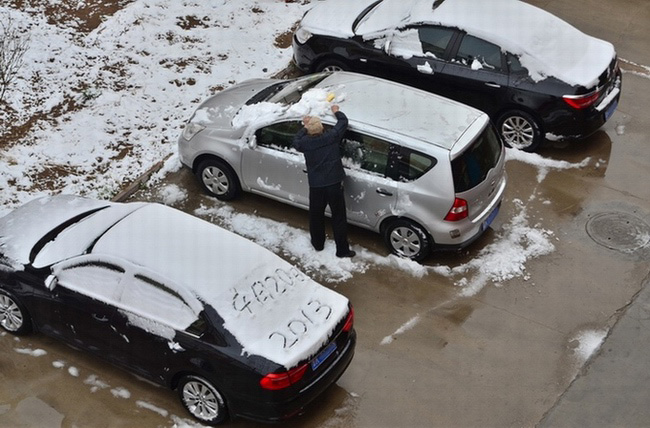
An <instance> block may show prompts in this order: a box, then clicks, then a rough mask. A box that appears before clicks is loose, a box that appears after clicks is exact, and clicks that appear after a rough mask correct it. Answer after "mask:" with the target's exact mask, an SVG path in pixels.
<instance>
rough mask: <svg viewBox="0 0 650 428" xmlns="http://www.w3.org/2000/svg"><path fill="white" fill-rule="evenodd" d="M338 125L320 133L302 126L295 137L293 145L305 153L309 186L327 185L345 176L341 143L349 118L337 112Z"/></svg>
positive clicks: (341, 179)
mask: <svg viewBox="0 0 650 428" xmlns="http://www.w3.org/2000/svg"><path fill="white" fill-rule="evenodd" d="M335 115H336V119H337V121H336V125H334V127H333V128H330V129H329V130H327V131H325V132H323V133H322V134H320V135H309V134H308V133H307V130H306V129H305V128H302V129H301V130H300V131H298V133H297V134H296V136H295V137H294V139H293V147H295V148H296V150H298V151H299V152H302V153H304V155H305V163H306V164H307V179H308V181H309V187H326V186H331V185H333V184H337V183H340V182H342V181H343V179H344V178H345V171H343V163H342V162H341V151H340V149H339V143H340V142H341V139H342V138H343V134H344V133H345V130H346V129H347V127H348V118H347V117H346V116H345V114H343V113H342V112H340V111H337V112H336V113H335Z"/></svg>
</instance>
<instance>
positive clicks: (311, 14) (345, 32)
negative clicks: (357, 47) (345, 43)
mask: <svg viewBox="0 0 650 428" xmlns="http://www.w3.org/2000/svg"><path fill="white" fill-rule="evenodd" d="M375 1H376V0H355V1H350V0H330V1H324V2H319V3H317V4H316V6H314V7H313V8H311V9H310V10H309V11H308V12H307V13H306V14H305V16H304V17H303V18H302V21H301V22H300V26H301V27H302V28H303V29H305V30H307V31H309V32H310V33H312V34H322V35H327V36H334V37H341V38H350V37H352V36H354V32H353V28H352V26H353V25H354V22H355V20H356V19H357V17H358V16H359V14H361V12H363V11H364V9H366V8H367V7H369V6H370V5H372V4H373V3H375Z"/></svg>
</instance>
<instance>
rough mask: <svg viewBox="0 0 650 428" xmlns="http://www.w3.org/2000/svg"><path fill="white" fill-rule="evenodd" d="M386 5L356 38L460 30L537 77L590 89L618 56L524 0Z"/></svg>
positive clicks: (391, 0)
mask: <svg viewBox="0 0 650 428" xmlns="http://www.w3.org/2000/svg"><path fill="white" fill-rule="evenodd" d="M433 3H434V0H383V1H382V2H381V3H380V4H379V5H378V6H377V7H376V8H375V9H373V10H372V11H371V12H370V13H369V14H368V15H366V17H365V19H363V20H362V21H361V22H360V24H359V25H358V27H357V29H356V32H357V34H358V35H362V36H363V37H364V38H375V37H378V36H380V35H381V34H382V33H386V32H391V31H392V30H393V29H394V28H402V27H404V26H406V25H410V24H416V23H429V24H437V25H444V26H448V27H456V28H459V29H461V30H465V31H467V32H468V33H470V34H472V35H474V36H476V37H480V38H483V39H485V40H488V41H490V42H492V43H495V44H497V45H499V46H500V47H501V48H502V49H505V50H506V51H508V52H511V53H513V54H516V55H519V56H520V59H521V63H522V65H523V66H524V67H526V68H527V69H528V70H529V72H530V75H531V77H532V78H533V79H534V80H536V81H539V80H542V79H544V78H545V77H547V76H553V77H556V78H558V79H560V80H562V81H564V82H566V83H568V84H570V85H581V86H584V87H587V88H590V87H592V86H594V85H595V84H596V83H597V82H598V77H599V75H600V73H602V72H603V71H604V70H605V69H606V68H607V66H608V65H609V63H610V62H611V61H612V59H613V58H614V56H615V50H614V47H613V46H612V44H611V43H609V42H606V41H604V40H600V39H597V38H595V37H591V36H589V35H586V34H584V33H583V32H581V31H579V30H578V29H576V28H575V27H573V26H572V25H570V24H569V23H567V22H565V21H563V20H561V19H560V18H558V17H556V16H555V15H552V14H550V13H548V12H546V11H544V10H542V9H540V8H537V7H535V6H532V5H530V4H527V3H524V2H522V1H519V0H490V1H485V0H445V1H444V2H443V3H441V4H440V5H439V6H438V7H437V8H435V9H434V8H433Z"/></svg>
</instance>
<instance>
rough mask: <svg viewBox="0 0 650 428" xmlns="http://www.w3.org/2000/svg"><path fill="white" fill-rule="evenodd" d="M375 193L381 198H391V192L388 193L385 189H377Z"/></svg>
mask: <svg viewBox="0 0 650 428" xmlns="http://www.w3.org/2000/svg"><path fill="white" fill-rule="evenodd" d="M377 193H379V194H380V195H382V196H393V194H392V193H391V192H389V191H388V190H386V189H382V188H381V187H377Z"/></svg>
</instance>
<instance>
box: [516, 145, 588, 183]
mask: <svg viewBox="0 0 650 428" xmlns="http://www.w3.org/2000/svg"><path fill="white" fill-rule="evenodd" d="M510 160H518V161H519V162H524V163H527V164H529V165H533V166H536V167H537V169H538V173H537V182H538V183H541V182H542V181H544V179H545V178H546V175H547V174H548V172H549V170H551V169H560V170H562V169H571V168H584V167H586V166H587V165H589V163H590V162H591V158H590V157H587V158H584V159H583V160H582V161H581V162H580V163H571V162H567V161H562V160H555V159H550V158H545V157H543V156H541V155H539V154H537V153H528V152H524V151H523V150H517V149H507V150H506V161H510Z"/></svg>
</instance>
